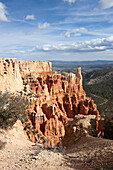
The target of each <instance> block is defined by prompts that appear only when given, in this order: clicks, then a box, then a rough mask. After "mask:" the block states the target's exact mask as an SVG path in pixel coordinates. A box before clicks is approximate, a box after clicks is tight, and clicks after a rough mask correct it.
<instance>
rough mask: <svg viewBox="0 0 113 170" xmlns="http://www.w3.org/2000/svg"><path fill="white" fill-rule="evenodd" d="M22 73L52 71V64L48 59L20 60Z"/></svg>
mask: <svg viewBox="0 0 113 170" xmlns="http://www.w3.org/2000/svg"><path fill="white" fill-rule="evenodd" d="M19 67H20V71H21V73H41V72H51V71H52V69H51V68H52V64H51V62H48V61H21V60H19Z"/></svg>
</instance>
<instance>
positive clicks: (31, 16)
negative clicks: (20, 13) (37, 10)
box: [25, 14, 35, 20]
mask: <svg viewBox="0 0 113 170" xmlns="http://www.w3.org/2000/svg"><path fill="white" fill-rule="evenodd" d="M25 19H26V20H35V16H34V15H33V14H31V15H27V16H26V17H25Z"/></svg>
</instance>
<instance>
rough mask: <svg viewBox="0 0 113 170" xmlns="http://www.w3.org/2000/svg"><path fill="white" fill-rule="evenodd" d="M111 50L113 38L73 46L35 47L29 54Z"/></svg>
mask: <svg viewBox="0 0 113 170" xmlns="http://www.w3.org/2000/svg"><path fill="white" fill-rule="evenodd" d="M108 50H113V36H111V37H108V38H102V39H93V40H91V41H83V42H76V43H73V44H57V45H50V44H45V45H42V46H36V47H35V48H33V49H32V50H31V52H36V51H38V52H39V51H42V52H60V53H61V52H69V53H76V52H77V53H78V52H79V53H80V52H101V51H108Z"/></svg>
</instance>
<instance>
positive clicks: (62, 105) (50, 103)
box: [23, 68, 99, 146]
mask: <svg viewBox="0 0 113 170" xmlns="http://www.w3.org/2000/svg"><path fill="white" fill-rule="evenodd" d="M68 79H69V81H68V80H67V78H66V77H65V76H63V75H61V74H56V73H55V74H54V73H50V74H46V73H42V74H37V75H34V74H33V75H32V74H30V75H24V76H23V84H24V86H25V87H26V88H27V91H29V90H30V91H31V92H32V93H33V94H34V95H38V99H37V100H36V101H35V102H31V103H32V108H33V111H34V112H35V114H34V112H33V114H31V117H32V118H31V120H32V121H31V122H32V124H33V125H34V126H35V128H36V130H39V131H41V132H42V133H43V135H44V136H45V137H46V139H47V141H48V142H47V143H46V144H47V145H52V146H54V145H55V144H57V143H58V142H60V141H61V140H62V138H63V137H64V135H65V125H66V123H67V122H68V121H72V120H73V118H74V117H75V116H76V115H78V114H81V115H85V116H87V115H94V116H95V121H96V127H97V129H98V119H99V112H98V110H97V107H96V105H95V104H94V101H93V100H91V98H89V97H86V94H85V92H84V90H83V87H82V75H81V68H78V69H77V70H76V73H75V74H73V73H70V74H69V77H68ZM95 130H96V129H95Z"/></svg>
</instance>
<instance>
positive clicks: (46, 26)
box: [38, 22, 50, 29]
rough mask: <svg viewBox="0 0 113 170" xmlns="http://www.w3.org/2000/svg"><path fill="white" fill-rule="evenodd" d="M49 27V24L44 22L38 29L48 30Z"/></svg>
mask: <svg viewBox="0 0 113 170" xmlns="http://www.w3.org/2000/svg"><path fill="white" fill-rule="evenodd" d="M49 26H50V24H49V23H47V22H44V23H43V24H41V23H39V24H38V28H39V29H46V28H48V27H49Z"/></svg>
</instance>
